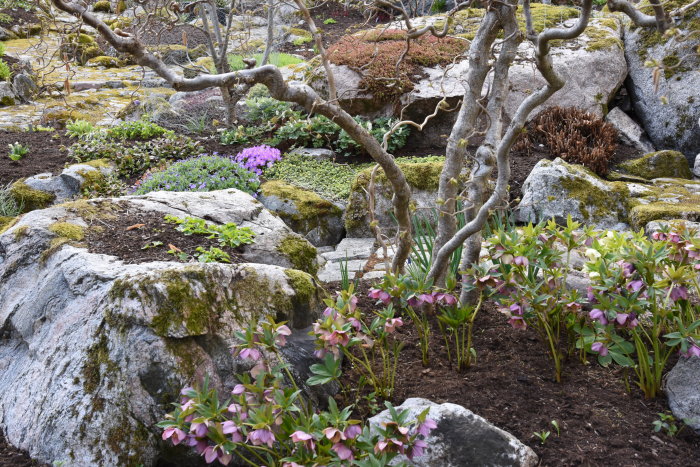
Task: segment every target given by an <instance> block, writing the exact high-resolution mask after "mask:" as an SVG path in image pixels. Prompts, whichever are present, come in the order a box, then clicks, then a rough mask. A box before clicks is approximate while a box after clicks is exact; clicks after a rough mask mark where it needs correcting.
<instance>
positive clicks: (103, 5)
mask: <svg viewBox="0 0 700 467" xmlns="http://www.w3.org/2000/svg"><path fill="white" fill-rule="evenodd" d="M92 11H98V12H102V13H111V12H112V4H111V3H110V2H109V0H99V1H97V2H95V3H93V4H92Z"/></svg>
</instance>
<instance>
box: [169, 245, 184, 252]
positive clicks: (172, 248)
mask: <svg viewBox="0 0 700 467" xmlns="http://www.w3.org/2000/svg"><path fill="white" fill-rule="evenodd" d="M168 248H170V249H171V250H174V251H182V250H181V249H179V248H178V247H176V246H175V245H173V244H172V243H168Z"/></svg>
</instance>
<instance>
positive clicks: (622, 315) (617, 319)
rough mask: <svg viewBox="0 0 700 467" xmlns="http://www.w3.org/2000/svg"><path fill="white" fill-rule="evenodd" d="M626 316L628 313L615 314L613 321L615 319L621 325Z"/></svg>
mask: <svg viewBox="0 0 700 467" xmlns="http://www.w3.org/2000/svg"><path fill="white" fill-rule="evenodd" d="M628 316H629V313H618V314H617V316H615V321H617V324H619V325H620V326H623V325H624V324H625V322H626V321H627V317H628Z"/></svg>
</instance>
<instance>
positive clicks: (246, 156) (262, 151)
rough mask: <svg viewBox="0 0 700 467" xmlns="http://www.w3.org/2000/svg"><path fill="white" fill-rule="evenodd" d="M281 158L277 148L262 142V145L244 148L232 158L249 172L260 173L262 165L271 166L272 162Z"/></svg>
mask: <svg viewBox="0 0 700 467" xmlns="http://www.w3.org/2000/svg"><path fill="white" fill-rule="evenodd" d="M281 158H282V155H281V153H280V151H279V149H275V148H272V147H270V146H267V145H264V144H263V145H262V146H253V147H252V148H246V149H244V150H243V151H241V152H239V153H238V154H236V156H235V157H234V158H233V160H235V161H236V162H238V163H239V164H240V165H242V166H243V167H244V168H246V169H248V170H250V171H251V172H254V173H256V174H258V175H262V171H263V168H264V167H272V164H274V163H275V162H277V161H278V160H280V159H281Z"/></svg>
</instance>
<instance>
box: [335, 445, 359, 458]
mask: <svg viewBox="0 0 700 467" xmlns="http://www.w3.org/2000/svg"><path fill="white" fill-rule="evenodd" d="M331 450H332V451H335V453H336V454H338V457H339V458H340V460H344V461H349V460H353V459H354V458H355V457H354V456H353V455H352V449H350V448H349V447H347V446H346V445H344V444H343V443H335V444H334V445H333V447H331Z"/></svg>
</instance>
